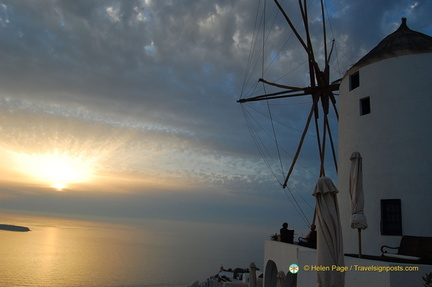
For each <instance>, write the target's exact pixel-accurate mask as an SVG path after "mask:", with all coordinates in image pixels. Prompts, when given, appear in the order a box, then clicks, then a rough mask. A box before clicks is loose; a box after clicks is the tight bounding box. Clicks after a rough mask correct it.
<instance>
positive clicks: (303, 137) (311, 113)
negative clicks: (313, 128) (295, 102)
mask: <svg viewBox="0 0 432 287" xmlns="http://www.w3.org/2000/svg"><path fill="white" fill-rule="evenodd" d="M317 104H318V97H315V98H314V101H313V105H312V107H311V110H310V112H309V116H308V119H307V121H306V126H305V128H304V130H303V133H302V136H301V138H300V142H299V144H298V146H297V151H296V153H295V155H294V158H293V161H292V163H291V166H290V168H289V171H288V174H287V176H286V177H285V181H284V183H283V185H282V187H283V188H285V187H286V186H287V183H288V180H289V178H290V176H291V174H292V172H293V170H294V166H295V164H296V162H297V158H298V157H299V155H300V151H301V149H302V146H303V142H304V139H305V137H306V133H307V131H308V130H309V124H310V122H311V119H312V115H313V114H314V110H315V106H317Z"/></svg>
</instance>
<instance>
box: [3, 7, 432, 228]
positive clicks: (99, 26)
mask: <svg viewBox="0 0 432 287" xmlns="http://www.w3.org/2000/svg"><path fill="white" fill-rule="evenodd" d="M281 2H282V3H283V5H284V7H285V9H286V11H288V14H289V16H290V17H292V19H293V22H294V23H295V24H296V25H297V27H299V28H298V29H299V31H303V30H302V29H303V28H302V26H301V25H299V24H298V23H299V10H298V7H297V1H281ZM325 6H326V8H327V10H326V11H327V12H326V17H328V22H327V30H328V35H327V38H328V42H330V41H331V40H333V39H334V40H335V46H334V51H333V54H332V62H331V68H332V69H331V77H332V80H336V79H339V78H341V77H343V75H344V73H345V72H346V71H347V70H348V68H349V67H350V66H351V65H353V64H354V63H355V62H356V61H357V60H358V59H360V58H361V57H362V56H363V55H365V54H366V53H367V52H368V51H370V50H371V49H372V48H373V47H374V46H376V45H377V44H378V43H379V41H380V40H382V39H383V38H384V37H385V36H387V35H388V34H390V33H392V32H393V31H395V30H396V29H397V28H398V27H399V25H400V23H401V17H407V18H408V22H407V23H408V26H409V27H410V28H411V29H413V30H416V31H419V32H422V33H426V34H428V35H432V18H431V17H430V15H432V1H430V0H382V1H375V0H365V1H348V0H331V1H326V3H325ZM318 8H319V2H318V1H316V0H315V1H310V6H309V11H310V22H311V24H310V29H311V32H312V35H313V39H312V40H313V43H314V47H317V48H316V50H315V52H316V55H317V58H318V60H321V58H322V50H323V48H322V36H321V34H320V33H321V32H320V31H321V30H320V29H321V20H322V17H321V16H320V14H319V13H318V10H317V9H318ZM263 10H265V12H266V14H265V15H266V16H265V17H264V16H261V14H260V13H261V12H259V13H257V11H263ZM263 23H266V24H265V25H263ZM263 29H264V30H266V34H264V35H265V36H264V38H265V40H266V41H265V45H263V44H262V38H263V34H262V33H263V32H262V30H263ZM0 37H1V41H0V53H1V57H0V156H1V159H2V160H1V162H0V174H1V176H0V209H4V210H16V211H22V212H39V213H45V214H63V215H65V216H74V215H75V216H84V217H85V216H98V217H117V218H145V219H149V218H150V219H151V218H154V219H167V220H178V221H194V222H204V223H205V222H219V223H221V222H223V223H233V224H250V225H257V226H271V227H274V229H275V231H277V230H278V229H279V228H280V226H281V224H282V223H283V222H284V221H287V222H289V224H290V227H292V228H295V229H297V230H307V223H310V221H311V220H312V217H313V206H314V198H313V197H312V195H311V194H312V192H313V187H314V185H315V182H316V180H317V179H318V176H319V174H318V170H319V163H318V157H317V147H316V145H315V144H314V143H315V142H316V138H315V137H314V135H313V132H308V136H307V140H306V141H305V144H304V147H303V149H302V153H301V157H300V158H299V162H298V164H297V165H296V168H295V170H294V173H293V175H292V177H291V178H290V181H289V184H288V189H285V190H284V189H282V188H281V186H280V184H279V181H280V180H281V178H282V179H283V176H284V173H285V174H286V170H287V167H289V164H290V161H291V160H292V156H293V154H294V152H295V148H296V147H297V144H298V140H299V137H300V134H301V132H302V130H303V128H304V125H305V119H306V116H307V113H308V109H309V108H310V105H311V101H310V99H309V98H307V97H303V98H296V99H290V100H286V101H279V100H278V101H275V102H271V103H269V104H267V103H257V104H256V105H252V104H251V105H249V104H239V103H237V100H238V99H239V98H240V97H247V96H249V95H252V94H254V93H260V92H262V91H263V89H262V88H261V86H259V88H258V89H256V88H255V89H254V88H253V87H255V86H256V83H257V80H258V78H260V77H262V76H263V77H264V78H265V79H269V80H274V81H279V82H281V83H284V84H287V85H297V86H308V77H309V76H308V73H307V71H306V70H305V63H307V62H306V58H305V53H304V51H303V50H302V49H301V47H300V46H299V45H298V42H297V40H296V39H295V37H294V36H293V35H292V32H291V30H290V28H289V27H288V25H287V24H286V22H285V21H284V19H283V18H282V16H281V15H280V13H278V12H277V9H276V8H275V5H274V3H273V1H268V3H266V4H265V5H264V1H247V0H236V1H229V0H218V1H198V0H184V1H173V0H171V1H169V0H167V1H155V0H143V1H132V0H125V1H118V0H117V1H108V0H106V1H86V0H82V1H65V0H64V1H54V0H53V1H50V0H41V1H21V0H18V1H0ZM255 39H258V40H256V42H255ZM263 47H264V52H263V51H262V50H263V49H262V48H263ZM262 66H264V67H265V69H263V68H262ZM245 79H246V81H245ZM266 91H270V89H269V90H266ZM270 107H271V115H272V118H273V119H274V122H273V123H272V122H271V121H269V117H268V115H269V110H270ZM265 113H266V114H267V116H265V115H264V114H265ZM258 123H259V124H258ZM331 123H332V127H333V128H332V131H333V134H334V137H335V142H336V146H337V123H336V122H335V121H334V120H332V122H331ZM261 125H262V126H261ZM251 127H252V129H253V130H254V132H255V133H256V134H253V135H260V136H264V137H265V136H266V135H267V133H268V134H271V133H273V131H270V132H264V130H262V131H261V130H258V127H262V128H263V129H264V128H266V129H267V130H273V129H274V130H275V131H276V132H277V133H275V134H278V138H277V141H278V142H280V143H284V144H281V146H284V149H283V150H280V151H279V152H280V153H281V155H282V158H283V166H284V171H282V172H279V171H275V170H277V169H278V168H277V166H278V165H279V163H278V162H277V161H275V162H273V161H270V162H266V161H265V160H263V157H262V156H261V154H260V152H259V150H258V149H257V147H256V145H255V143H254V139H255V140H256V138H254V137H253V136H251V131H250V128H251ZM272 141H274V140H269V139H264V140H263V142H265V143H266V144H267V143H270V144H271V142H272ZM276 150H277V149H276V148H275V146H273V147H269V153H271V154H272V155H273V157H274V158H277V156H274V155H275V152H277V151H276ZM269 166H270V168H269ZM328 170H329V171H328V175H329V176H330V177H331V178H333V179H334V180H335V181H337V176H336V173H335V171H334V169H332V168H329V169H328ZM299 210H301V211H299Z"/></svg>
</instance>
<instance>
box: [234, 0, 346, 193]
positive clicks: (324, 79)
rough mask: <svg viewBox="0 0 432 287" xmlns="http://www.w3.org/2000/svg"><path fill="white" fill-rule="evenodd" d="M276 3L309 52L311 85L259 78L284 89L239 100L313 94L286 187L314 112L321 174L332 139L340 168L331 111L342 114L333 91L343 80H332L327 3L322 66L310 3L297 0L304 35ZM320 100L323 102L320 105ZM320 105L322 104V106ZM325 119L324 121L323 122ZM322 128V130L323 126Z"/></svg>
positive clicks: (334, 157) (284, 184) (333, 151)
mask: <svg viewBox="0 0 432 287" xmlns="http://www.w3.org/2000/svg"><path fill="white" fill-rule="evenodd" d="M274 2H275V4H276V6H277V7H278V9H279V11H280V12H281V13H282V15H283V17H284V18H285V20H286V22H287V23H288V25H289V27H290V28H291V31H292V32H293V33H294V35H295V37H296V38H297V40H298V41H299V43H300V44H301V46H302V48H303V49H304V51H305V52H306V55H307V59H308V68H309V80H310V83H309V86H308V87H297V86H291V85H284V84H279V83H274V82H271V81H267V80H265V79H262V78H261V79H259V81H260V82H262V83H264V84H265V85H269V86H272V87H275V88H279V89H281V91H279V92H274V93H270V94H263V95H258V96H254V97H250V98H243V99H240V100H238V101H237V102H239V103H245V102H253V101H263V100H272V99H280V98H289V97H298V96H305V95H310V96H311V97H312V106H311V109H310V111H309V115H308V117H307V120H306V124H305V127H304V130H303V133H302V135H301V137H300V140H299V143H298V146H297V149H296V152H295V154H294V157H293V159H292V162H291V165H290V168H289V171H288V173H287V175H286V177H285V181H284V183H283V185H282V186H283V187H284V188H285V187H286V186H287V184H288V180H289V178H290V176H291V174H292V172H293V170H294V166H295V165H296V162H297V160H298V157H299V155H300V153H301V149H302V147H303V143H304V140H305V137H306V135H307V132H308V130H309V126H310V123H311V120H312V116H314V121H315V130H316V136H317V145H318V151H319V158H320V176H325V173H326V170H325V164H324V162H325V158H326V144H327V142H329V143H330V146H331V152H332V155H333V160H334V164H335V167H336V172H337V161H336V152H335V146H334V142H333V137H332V134H331V129H330V124H329V119H328V114H329V112H330V107H331V106H333V109H334V112H335V114H336V118H337V120H339V114H338V111H337V107H336V99H335V95H334V92H335V91H338V90H339V85H340V82H341V80H337V81H335V82H332V83H330V65H329V63H330V59H331V56H332V53H333V49H334V40H333V41H332V43H331V47H330V49H328V44H327V35H326V23H325V9H324V8H325V7H324V3H323V1H322V0H321V1H320V3H321V16H322V22H323V23H322V25H323V26H322V30H323V50H324V67H323V69H321V68H320V67H319V65H318V63H317V61H316V58H315V53H314V48H313V45H312V37H311V34H310V30H309V28H310V27H309V19H308V7H307V0H298V4H299V7H300V12H301V17H302V22H303V26H304V29H305V30H304V35H303V36H301V35H300V33H299V31H298V30H297V28H296V27H295V26H294V24H293V22H292V21H291V19H290V18H289V17H288V15H287V13H286V12H285V11H284V9H283V8H282V6H281V4H280V3H279V1H278V0H274ZM319 102H321V104H320V105H319ZM319 107H322V110H320V108H319ZM320 113H322V115H323V117H322V121H319V120H318V119H319V117H320ZM321 123H322V124H321ZM321 129H322V130H321Z"/></svg>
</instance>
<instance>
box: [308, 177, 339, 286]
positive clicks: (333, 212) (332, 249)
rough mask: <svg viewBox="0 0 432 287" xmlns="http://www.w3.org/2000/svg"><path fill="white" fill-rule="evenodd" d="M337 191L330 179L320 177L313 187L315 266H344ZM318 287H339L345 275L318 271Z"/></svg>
mask: <svg viewBox="0 0 432 287" xmlns="http://www.w3.org/2000/svg"><path fill="white" fill-rule="evenodd" d="M337 193H338V190H337V189H336V186H335V185H334V184H333V182H332V181H331V179H330V178H328V177H321V178H320V179H319V180H318V182H317V184H316V185H315V190H314V193H313V195H314V196H315V198H316V223H317V237H318V241H317V264H318V265H319V266H328V267H329V268H331V267H332V266H333V265H334V266H339V267H340V266H344V254H343V241H342V228H341V224H340V215H339V206H338V202H337V197H336V195H337ZM317 274H318V286H319V287H321V286H322V287H324V286H325V287H341V286H344V284H345V273H344V272H338V271H335V270H334V271H318V272H317Z"/></svg>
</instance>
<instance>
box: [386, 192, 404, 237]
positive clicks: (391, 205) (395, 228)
mask: <svg viewBox="0 0 432 287" xmlns="http://www.w3.org/2000/svg"><path fill="white" fill-rule="evenodd" d="M381 235H402V208H401V200H400V199H381Z"/></svg>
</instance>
